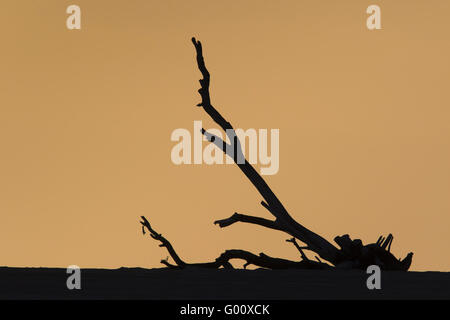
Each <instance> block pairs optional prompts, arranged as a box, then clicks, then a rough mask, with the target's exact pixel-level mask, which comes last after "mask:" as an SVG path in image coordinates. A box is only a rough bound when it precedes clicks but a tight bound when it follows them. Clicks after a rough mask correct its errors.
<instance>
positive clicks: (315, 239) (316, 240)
mask: <svg viewBox="0 0 450 320" xmlns="http://www.w3.org/2000/svg"><path fill="white" fill-rule="evenodd" d="M192 43H193V44H194V47H195V50H196V59H197V66H198V68H199V70H200V72H201V74H202V76H203V78H202V79H200V80H199V82H200V86H201V87H200V89H199V90H198V92H199V94H200V97H201V102H200V103H199V104H197V106H198V107H201V108H203V110H204V111H205V112H206V113H207V114H208V115H209V116H210V118H211V119H212V120H213V121H214V122H215V123H216V124H217V125H219V126H220V127H221V128H222V129H223V130H224V131H225V133H226V135H227V137H228V139H229V141H230V143H227V142H225V141H224V140H223V139H221V138H220V137H218V136H216V135H214V134H211V133H209V132H207V131H206V130H205V129H203V128H202V129H201V133H202V134H203V135H204V136H205V137H206V139H207V140H208V141H209V142H211V143H213V144H215V145H216V146H217V147H218V148H219V149H220V150H222V151H223V152H224V153H225V154H226V155H228V156H229V157H231V158H232V159H233V161H234V162H235V163H236V165H237V166H238V167H239V169H240V170H241V171H242V172H243V173H244V175H245V176H246V177H247V179H248V180H249V181H250V182H251V183H252V185H253V186H254V187H255V188H256V189H257V190H258V192H259V194H260V195H261V196H262V198H263V199H264V200H263V201H261V205H262V206H263V207H264V208H266V209H267V210H268V211H269V212H270V213H271V214H272V215H273V216H274V217H275V220H269V219H265V218H261V217H255V216H249V215H244V214H240V213H234V214H233V215H232V216H231V217H229V218H225V219H221V220H217V221H215V222H214V223H215V224H217V225H219V226H220V227H221V228H225V227H228V226H231V225H233V224H235V223H237V222H243V223H250V224H256V225H259V226H262V227H266V228H269V229H274V230H278V231H282V232H285V233H287V234H289V235H290V236H292V237H293V238H291V239H289V240H287V241H288V242H292V243H293V244H294V246H295V247H296V248H297V250H298V251H299V252H300V255H301V258H302V260H301V261H290V260H285V259H279V258H272V257H269V256H267V255H265V254H263V253H261V254H259V255H255V254H253V253H250V252H248V251H244V250H227V251H225V252H224V253H223V254H222V255H221V256H219V257H218V258H217V259H216V260H215V261H214V262H207V263H196V264H187V263H185V262H184V261H183V260H181V259H180V258H179V256H178V255H177V254H176V252H175V250H174V249H173V247H172V245H171V244H170V242H168V241H167V240H166V239H165V238H164V237H162V235H161V234H158V233H156V232H155V231H154V230H153V229H151V226H150V224H149V223H148V221H147V220H146V219H145V218H144V217H142V219H143V221H141V223H142V225H143V230H144V228H147V229H148V230H149V232H150V236H151V237H152V238H153V239H155V240H158V241H160V242H161V245H160V246H162V247H165V248H167V250H168V251H169V254H170V256H171V257H172V258H173V260H174V261H175V263H176V266H175V265H171V264H170V263H169V262H168V261H167V260H162V261H161V262H162V263H163V264H165V265H166V266H168V267H177V268H185V267H192V266H196V267H206V268H220V267H224V268H232V265H231V264H230V262H229V261H230V260H231V259H242V260H245V261H246V264H245V265H244V266H247V265H249V264H253V265H256V266H259V267H263V268H270V269H288V268H300V269H302V268H305V269H327V268H330V267H331V266H330V265H329V264H327V263H323V262H322V261H321V260H320V258H319V257H321V258H322V259H324V260H326V261H327V262H329V263H330V264H331V265H332V266H335V267H338V268H358V269H366V268H367V266H369V265H372V264H377V265H379V266H380V268H381V269H384V270H403V271H407V270H408V269H409V267H410V265H411V262H412V256H413V253H412V252H411V253H409V254H408V255H407V256H406V258H404V259H403V260H400V259H397V258H396V257H395V256H394V255H393V254H392V253H391V252H390V249H391V244H392V241H393V236H392V234H389V235H388V236H387V238H383V237H380V238H379V239H378V240H377V242H376V243H372V244H368V245H363V243H362V241H361V240H359V239H355V240H352V239H351V238H350V236H349V235H343V236H337V237H335V238H334V242H335V243H336V244H337V245H338V247H339V248H338V247H336V246H334V245H333V244H332V243H330V242H329V241H327V240H326V239H325V238H323V237H321V236H320V235H318V234H317V233H315V232H313V231H311V230H309V229H307V228H306V227H304V226H303V225H302V224H300V223H299V222H297V221H296V220H294V218H293V217H292V216H291V215H290V214H289V213H288V211H287V210H286V209H285V207H284V206H283V204H282V203H281V201H280V200H279V199H278V197H277V196H276V195H275V194H274V192H273V191H272V190H271V188H270V187H269V186H268V184H267V183H266V181H265V180H264V179H263V178H262V176H261V175H260V174H259V173H258V172H257V171H256V170H255V168H254V167H253V166H252V165H251V164H250V163H249V162H248V161H247V159H246V158H245V157H244V155H243V152H242V148H241V143H240V141H239V138H238V137H237V134H236V132H235V130H234V128H233V126H232V125H231V123H230V122H229V121H227V120H226V119H225V118H224V117H223V116H222V115H221V114H220V112H219V111H218V110H217V109H216V108H215V107H214V106H213V105H212V103H211V97H210V93H209V86H210V79H211V76H210V73H209V71H208V69H207V68H206V65H205V60H204V57H203V48H202V44H201V42H200V41H198V40H196V39H195V38H192ZM297 239H298V240H299V241H301V242H303V243H305V244H306V246H304V247H301V246H300V245H298V243H297V241H296V240H297ZM303 250H309V251H312V252H314V253H316V254H317V255H318V256H316V259H317V260H318V261H312V260H310V259H308V258H307V256H306V254H305V253H304V252H303Z"/></svg>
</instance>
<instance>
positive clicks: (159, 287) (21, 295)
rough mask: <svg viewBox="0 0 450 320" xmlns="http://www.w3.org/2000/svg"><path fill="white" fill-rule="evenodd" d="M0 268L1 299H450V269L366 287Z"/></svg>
mask: <svg viewBox="0 0 450 320" xmlns="http://www.w3.org/2000/svg"><path fill="white" fill-rule="evenodd" d="M68 276H69V274H67V273H66V269H51V268H6V267H0V299H158V300H160V299H189V300H195V299H234V300H239V299H268V300H278V299H283V300H284V299H450V273H448V272H447V273H444V272H408V273H404V272H382V274H381V290H368V289H367V287H366V279H367V277H368V276H369V275H367V274H366V273H365V272H362V271H343V270H334V271H321V270H284V271H273V270H253V271H252V270H168V269H140V268H131V269H129V268H121V269H116V270H105V269H82V270H81V279H82V280H81V290H68V289H67V287H66V280H67V277H68Z"/></svg>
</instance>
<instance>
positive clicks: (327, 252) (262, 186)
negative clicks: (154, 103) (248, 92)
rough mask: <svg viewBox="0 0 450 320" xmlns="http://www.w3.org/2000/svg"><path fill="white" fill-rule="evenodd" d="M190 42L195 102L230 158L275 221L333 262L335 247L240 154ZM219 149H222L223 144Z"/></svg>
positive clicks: (200, 53)
mask: <svg viewBox="0 0 450 320" xmlns="http://www.w3.org/2000/svg"><path fill="white" fill-rule="evenodd" d="M192 43H193V44H194V46H195V49H196V53H197V65H198V68H199V70H200V72H201V73H202V75H203V79H200V85H201V88H200V89H199V90H198V92H199V93H200V96H201V98H202V101H201V102H200V103H199V104H198V105H197V106H201V107H203V109H204V110H205V112H206V113H207V114H208V115H209V116H210V117H211V119H212V120H213V121H214V122H215V123H217V124H218V125H219V126H220V127H221V128H222V129H223V130H224V131H225V133H226V134H227V136H228V137H229V139H230V142H231V145H232V147H233V148H234V153H233V155H234V157H233V160H234V161H235V163H236V164H237V165H238V167H239V168H240V169H241V171H242V172H243V173H244V174H245V175H246V177H247V178H248V179H249V180H250V182H251V183H252V184H253V185H254V186H255V188H256V189H257V190H258V192H259V193H260V194H261V196H262V197H263V198H264V200H265V204H264V206H265V207H266V208H267V209H268V210H269V211H270V212H271V213H272V214H273V215H274V216H275V218H276V220H277V222H278V223H279V224H280V225H281V226H282V227H283V229H284V230H287V232H288V233H289V234H291V235H292V236H294V237H295V238H297V239H299V240H301V241H302V242H304V243H306V244H308V246H309V247H310V248H311V250H314V251H315V252H316V253H317V254H318V255H320V256H322V257H323V258H324V259H326V260H328V261H330V262H332V263H336V262H337V261H338V260H339V251H338V249H337V248H336V247H335V246H334V245H332V244H331V243H330V242H328V241H327V240H325V239H324V238H322V237H321V236H319V235H318V234H316V233H314V232H312V231H310V230H308V229H307V228H305V227H304V226H302V225H301V224H299V223H298V222H297V221H295V220H294V219H293V218H292V217H291V216H290V215H289V213H288V212H287V211H286V209H285V208H284V206H283V205H282V203H281V202H280V201H279V200H278V198H277V197H276V196H275V194H274V193H273V192H272V190H271V189H270V187H269V186H268V185H267V183H266V182H265V180H264V179H263V178H262V177H261V175H259V173H258V172H257V171H256V170H255V168H254V167H253V166H252V165H251V164H250V163H249V162H248V161H247V159H245V158H244V157H243V155H242V149H241V145H240V141H239V139H238V138H237V135H236V133H235V131H234V128H233V126H232V125H231V124H230V122H228V121H227V120H225V118H224V117H223V116H222V115H221V114H220V113H219V112H218V111H217V110H216V109H215V108H214V107H213V106H212V104H211V97H210V94H209V85H210V74H209V71H208V69H207V68H206V65H205V61H204V58H203V48H202V44H201V42H200V41H197V40H196V39H195V38H192ZM221 149H222V151H223V149H224V148H221ZM225 152H226V151H225ZM238 153H239V154H238ZM237 159H245V161H242V162H243V163H240V161H239V162H238V161H236V160H237Z"/></svg>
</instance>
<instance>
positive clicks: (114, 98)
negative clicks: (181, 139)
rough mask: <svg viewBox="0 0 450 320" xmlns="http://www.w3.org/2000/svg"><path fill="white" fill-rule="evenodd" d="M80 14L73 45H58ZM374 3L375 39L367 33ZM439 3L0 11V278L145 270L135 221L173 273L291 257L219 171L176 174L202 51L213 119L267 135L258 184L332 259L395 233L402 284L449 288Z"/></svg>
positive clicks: (28, 5)
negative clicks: (4, 274) (427, 279)
mask: <svg viewBox="0 0 450 320" xmlns="http://www.w3.org/2000/svg"><path fill="white" fill-rule="evenodd" d="M70 4H78V5H79V6H80V7H81V10H82V30H80V31H69V30H67V29H66V24H65V20H66V18H67V14H66V13H65V10H66V7H67V6H68V5H70ZM370 4H378V5H380V7H381V10H382V11H381V12H382V28H383V29H382V30H376V31H369V30H367V28H366V22H365V19H366V17H367V14H366V13H365V11H366V8H367V6H368V5H370ZM449 11H450V2H449V1H447V0H441V1H426V2H425V1H416V0H408V1H407V0H397V1H384V0H379V1H365V0H346V1H339V2H338V1H332V0H326V1H325V0H323V1H313V0H310V1H299V0H281V1H262V0H246V1H217V0H214V1H206V0H201V1H200V0H191V1H144V0H134V1H106V0H97V1H87V0H76V1H60V0H40V1H32V0H27V1H25V0H22V1H13V0H3V1H2V3H1V4H0V30H1V31H0V32H1V39H2V40H1V41H2V50H1V53H0V54H1V56H2V59H0V70H1V77H0V90H1V92H0V105H1V107H0V147H1V150H2V151H1V157H0V177H1V183H0V215H1V218H2V219H1V224H0V243H1V255H0V265H8V266H59V267H67V266H68V265H71V264H76V265H79V266H81V267H108V268H114V267H120V266H141V267H157V266H160V264H159V260H160V258H165V257H166V256H167V253H166V252H165V251H164V250H163V249H161V248H159V247H158V245H157V243H156V242H154V241H153V240H151V239H149V238H148V237H144V236H143V235H142V233H141V231H140V227H139V223H138V218H139V216H140V215H146V216H147V218H148V219H149V220H150V222H151V223H152V224H153V226H154V227H155V229H156V230H158V231H159V232H161V233H163V234H164V235H165V236H166V237H167V238H168V239H170V240H171V241H172V243H173V245H174V246H175V248H176V249H177V251H178V252H179V254H180V255H181V256H182V257H183V258H184V259H185V260H187V261H207V260H213V259H215V257H217V256H218V255H219V254H220V253H221V252H222V251H224V250H225V249H229V248H242V249H247V250H250V251H253V252H255V253H258V252H261V251H264V252H265V253H266V254H269V255H274V256H280V257H285V258H291V259H296V258H297V252H296V250H295V248H293V246H292V245H290V244H288V243H286V242H285V241H284V240H285V239H287V236H286V235H285V234H282V233H279V232H276V231H272V230H266V229H263V228H259V227H257V226H251V225H238V224H237V225H234V226H232V227H229V228H226V229H219V228H218V227H217V226H215V225H213V223H212V222H213V221H214V220H216V219H220V218H225V217H228V216H230V215H231V214H232V213H233V212H235V211H238V212H241V213H246V214H251V215H257V216H262V217H266V218H269V217H270V216H269V215H268V213H267V212H266V211H265V210H264V208H262V207H261V206H260V205H259V202H260V201H261V197H260V196H259V194H258V193H257V192H256V190H255V189H254V188H253V186H252V185H251V184H250V183H249V182H248V181H247V180H246V179H245V177H244V176H243V174H242V173H241V172H240V171H239V170H238V168H236V167H235V166H230V165H223V166H217V165H216V166H208V165H197V166H194V165H191V166H188V165H185V166H176V165H174V164H173V163H172V162H171V160H170V151H171V149H172V147H173V146H174V144H175V143H174V142H172V141H170V134H171V132H172V131H173V130H174V129H176V128H187V129H189V130H191V131H192V126H193V121H194V120H202V121H203V123H204V124H205V126H206V127H207V128H209V127H211V126H213V124H212V123H211V121H210V120H209V119H208V117H207V116H206V114H205V113H204V112H203V111H202V110H201V109H199V108H196V107H195V105H196V104H197V103H198V102H199V101H200V100H199V97H198V94H197V89H198V81H197V80H198V79H199V78H200V74H199V72H198V70H197V68H196V64H195V60H194V49H193V46H192V43H191V42H190V38H191V37H192V36H196V37H197V38H198V39H200V40H201V41H202V42H203V44H204V50H205V58H206V63H207V66H208V68H209V69H210V71H211V73H212V90H211V94H212V99H213V104H214V105H215V106H216V107H217V108H218V109H219V110H220V111H221V112H222V113H223V115H224V116H225V117H226V118H227V119H228V120H230V121H231V122H232V123H233V125H234V126H235V127H238V128H244V129H246V128H268V129H270V128H276V129H280V170H279V172H278V173H277V174H276V175H273V176H266V180H267V182H268V183H269V185H270V186H271V187H272V189H273V190H274V192H275V193H276V194H277V195H278V197H279V198H280V200H281V201H282V202H283V203H284V205H285V206H286V208H287V209H288V210H289V211H290V213H291V214H292V215H293V216H294V217H295V218H296V219H297V220H298V221H299V222H300V223H302V224H304V225H305V226H306V227H308V228H310V229H312V230H314V231H315V232H317V233H320V234H321V235H322V236H324V237H326V238H327V239H328V240H330V241H332V239H333V238H334V236H336V235H341V234H344V233H349V234H350V235H351V236H352V237H354V238H361V239H362V240H363V241H364V242H365V243H368V242H374V241H376V239H377V238H378V236H379V235H382V234H383V235H387V234H388V233H389V232H392V233H393V234H394V237H395V238H394V242H393V246H392V251H393V252H394V253H395V254H396V255H397V256H400V257H404V256H405V255H406V254H407V253H408V252H409V251H413V252H414V253H415V255H414V259H413V265H412V270H445V271H450V256H449V255H447V254H446V253H447V251H448V245H449V243H450V234H449V224H450V216H449V211H450V197H449V192H450V165H449V163H450V121H449V119H450V111H449V110H450V109H449V105H450V104H449V103H450V93H449V90H448V84H449V76H450V62H449V58H448V57H449V56H450V44H449V41H448V39H449V30H450V21H449V20H448V18H447V15H448V12H449Z"/></svg>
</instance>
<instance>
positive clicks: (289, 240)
mask: <svg viewBox="0 0 450 320" xmlns="http://www.w3.org/2000/svg"><path fill="white" fill-rule="evenodd" d="M286 242H292V243H293V244H294V246H295V247H296V248H297V250H298V252H300V255H301V256H302V259H303V260H309V259H308V257H307V256H306V254H305V253H304V252H303V249H305V250H306V249H309V248H308V247H300V246H299V244H298V243H297V241H296V240H295V238H291V239H287V240H286Z"/></svg>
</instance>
